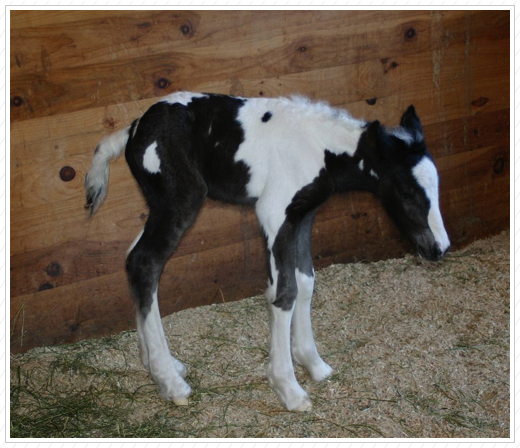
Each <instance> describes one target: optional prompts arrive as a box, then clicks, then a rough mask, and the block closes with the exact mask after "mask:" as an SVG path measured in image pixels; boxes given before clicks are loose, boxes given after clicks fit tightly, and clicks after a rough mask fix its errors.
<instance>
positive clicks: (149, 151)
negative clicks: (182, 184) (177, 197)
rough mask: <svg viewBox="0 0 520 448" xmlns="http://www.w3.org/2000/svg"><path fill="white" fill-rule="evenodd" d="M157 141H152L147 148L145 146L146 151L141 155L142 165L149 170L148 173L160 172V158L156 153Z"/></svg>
mask: <svg viewBox="0 0 520 448" xmlns="http://www.w3.org/2000/svg"><path fill="white" fill-rule="evenodd" d="M156 149H157V142H153V143H152V144H151V145H150V146H148V148H146V151H145V152H144V157H143V166H144V167H145V168H146V169H147V170H148V171H149V172H150V173H154V174H155V173H160V172H161V160H160V159H159V156H158V155H157V151H156Z"/></svg>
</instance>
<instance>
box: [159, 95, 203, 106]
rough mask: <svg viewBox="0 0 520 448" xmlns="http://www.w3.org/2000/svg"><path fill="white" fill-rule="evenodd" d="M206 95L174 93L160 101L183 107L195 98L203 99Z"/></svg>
mask: <svg viewBox="0 0 520 448" xmlns="http://www.w3.org/2000/svg"><path fill="white" fill-rule="evenodd" d="M206 96H208V95H205V94H203V93H192V92H175V93H171V94H170V95H168V96H165V97H164V98H163V99H162V100H161V101H164V102H165V103H169V104H182V105H183V106H187V105H188V104H190V103H191V102H192V101H193V100H194V99H195V98H204V97H206Z"/></svg>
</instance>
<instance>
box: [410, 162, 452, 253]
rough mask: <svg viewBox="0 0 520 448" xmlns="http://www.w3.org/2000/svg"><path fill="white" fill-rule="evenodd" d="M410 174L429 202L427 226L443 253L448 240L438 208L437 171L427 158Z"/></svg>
mask: <svg viewBox="0 0 520 448" xmlns="http://www.w3.org/2000/svg"><path fill="white" fill-rule="evenodd" d="M412 173H413V175H414V177H415V178H416V179H417V182H418V183H419V185H420V186H421V187H422V188H423V189H424V191H425V192H426V196H427V197H428V199H429V200H430V210H429V212H428V225H429V226H430V230H431V231H432V233H433V236H434V237H435V241H436V242H437V244H438V245H439V248H440V250H441V251H442V252H444V251H445V250H446V249H447V248H448V247H449V245H450V240H449V238H448V234H447V232H446V229H445V228H444V223H443V221H442V216H441V211H440V208H439V175H438V173H437V169H436V168H435V165H434V164H433V162H432V161H431V160H430V159H429V158H428V157H423V159H422V160H421V161H420V162H419V163H418V164H417V165H416V166H414V168H413V170H412Z"/></svg>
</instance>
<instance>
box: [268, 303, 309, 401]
mask: <svg viewBox="0 0 520 448" xmlns="http://www.w3.org/2000/svg"><path fill="white" fill-rule="evenodd" d="M270 308H271V350H270V352H269V364H268V367H267V378H268V380H269V384H270V385H271V387H272V388H273V389H274V390H275V391H276V392H277V393H278V395H279V396H280V398H281V399H282V401H283V402H284V404H285V406H286V407H287V409H289V410H290V411H306V410H308V409H310V408H311V407H312V403H311V400H310V398H309V396H308V395H307V393H306V392H305V391H304V390H303V389H302V387H301V386H300V385H299V384H298V381H296V377H295V376H294V367H293V364H292V361H291V347H290V339H291V338H290V333H291V316H292V310H290V311H283V310H282V309H281V308H278V307H277V306H274V305H270Z"/></svg>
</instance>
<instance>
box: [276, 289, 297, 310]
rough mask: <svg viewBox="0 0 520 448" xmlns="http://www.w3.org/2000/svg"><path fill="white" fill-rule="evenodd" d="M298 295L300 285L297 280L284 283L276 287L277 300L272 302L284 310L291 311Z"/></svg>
mask: <svg viewBox="0 0 520 448" xmlns="http://www.w3.org/2000/svg"><path fill="white" fill-rule="evenodd" d="M297 296H298V287H297V286H296V282H294V283H293V282H291V284H289V285H282V286H280V285H279V286H278V288H276V296H275V300H274V301H273V302H272V304H273V305H274V306H276V307H278V308H281V309H282V310H283V311H289V310H291V309H292V307H293V306H294V302H295V301H296V297H297Z"/></svg>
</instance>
